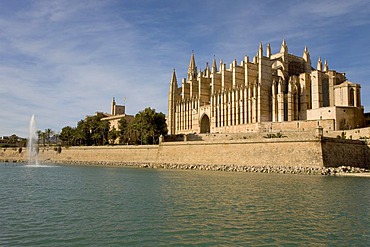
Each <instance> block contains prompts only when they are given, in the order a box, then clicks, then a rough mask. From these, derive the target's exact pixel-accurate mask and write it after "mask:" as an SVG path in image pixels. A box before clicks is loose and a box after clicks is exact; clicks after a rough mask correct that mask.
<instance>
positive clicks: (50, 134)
mask: <svg viewBox="0 0 370 247" xmlns="http://www.w3.org/2000/svg"><path fill="white" fill-rule="evenodd" d="M44 133H45V139H46V141H47V143H48V146H50V138H51V136H52V135H54V131H52V130H51V129H46V130H45V132H44ZM44 146H45V144H44Z"/></svg>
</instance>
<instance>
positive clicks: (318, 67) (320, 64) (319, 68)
mask: <svg viewBox="0 0 370 247" xmlns="http://www.w3.org/2000/svg"><path fill="white" fill-rule="evenodd" d="M316 69H317V70H318V71H322V61H321V57H319V60H318V61H317V68H316Z"/></svg>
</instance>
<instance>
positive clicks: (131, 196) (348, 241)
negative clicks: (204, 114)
mask: <svg viewBox="0 0 370 247" xmlns="http://www.w3.org/2000/svg"><path fill="white" fill-rule="evenodd" d="M0 188H1V189H0V246H186V245H187V246H369V245H370V179H369V178H353V177H323V176H303V175H279V174H259V173H258V174H254V173H227V172H206V171H179V170H156V169H144V168H142V169H139V168H103V167H78V166H51V167H50V166H47V167H30V166H25V165H15V164H9V163H8V164H6V163H0Z"/></svg>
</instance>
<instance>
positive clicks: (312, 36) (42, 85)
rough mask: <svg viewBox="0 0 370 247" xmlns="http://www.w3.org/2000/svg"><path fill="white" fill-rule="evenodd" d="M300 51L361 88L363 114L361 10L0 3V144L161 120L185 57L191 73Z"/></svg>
mask: <svg viewBox="0 0 370 247" xmlns="http://www.w3.org/2000/svg"><path fill="white" fill-rule="evenodd" d="M282 39H285V40H286V42H287V44H288V49H289V53H293V54H295V55H298V56H301V55H302V53H303V49H304V46H307V47H308V49H309V51H310V55H311V60H312V64H313V66H314V67H316V63H317V59H318V57H319V56H320V57H321V58H322V59H323V60H325V59H327V60H328V63H329V68H330V69H334V70H337V71H339V72H346V75H347V78H348V80H349V81H352V82H356V83H360V84H361V86H362V91H361V92H362V104H363V105H364V107H365V111H366V112H367V111H370V98H369V97H368V95H369V92H370V59H369V58H370V4H368V0H352V1H348V0H333V1H326V0H320V1H316V0H311V1H302V0H287V1H272V0H270V1H244V0H239V1H233V0H230V1H221V0H220V1H217V0H210V1H207V0H205V1H195V0H189V1H185V0H163V1H150V0H138V1H133V0H127V1H126V0H104V1H87V0H78V1H76V0H66V1H53V0H47V1H42V0H37V1H36V0H35V1H27V0H2V1H1V2H0V136H3V135H11V134H17V135H19V136H23V137H26V136H27V133H28V124H29V121H30V118H31V115H32V114H35V117H36V121H37V128H38V129H40V130H45V129H46V128H51V129H52V130H54V131H60V130H61V129H62V128H63V127H64V126H76V123H77V122H78V121H79V120H81V119H83V118H84V117H85V116H86V115H92V114H94V113H95V112H96V111H104V112H109V111H110V103H111V100H112V97H116V101H117V103H118V104H123V99H124V98H126V102H125V105H126V112H127V113H128V114H135V113H137V112H138V111H140V110H143V109H144V108H146V107H149V106H150V107H152V108H154V109H156V111H161V112H164V113H166V112H167V94H168V88H169V81H170V79H171V73H172V70H173V69H176V73H177V78H178V80H179V81H180V80H181V78H184V77H186V71H187V66H188V64H189V59H190V55H191V52H192V50H194V53H195V59H196V64H197V67H198V69H204V68H205V64H206V62H212V59H213V57H214V56H215V57H216V59H217V60H218V61H219V60H220V59H222V60H223V61H224V62H225V63H226V64H230V63H231V62H232V61H233V60H234V59H237V61H238V62H240V61H241V60H243V58H244V56H245V55H248V56H250V57H253V56H254V55H255V54H256V52H257V50H258V47H259V43H260V42H262V43H263V46H264V47H266V45H267V43H271V49H272V53H276V52H278V51H279V49H280V45H281V42H282Z"/></svg>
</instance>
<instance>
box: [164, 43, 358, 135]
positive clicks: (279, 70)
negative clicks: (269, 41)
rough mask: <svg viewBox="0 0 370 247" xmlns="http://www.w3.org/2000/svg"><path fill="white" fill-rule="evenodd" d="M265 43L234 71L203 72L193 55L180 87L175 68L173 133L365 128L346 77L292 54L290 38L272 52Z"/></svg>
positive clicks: (213, 69)
mask: <svg viewBox="0 0 370 247" xmlns="http://www.w3.org/2000/svg"><path fill="white" fill-rule="evenodd" d="M266 50H267V51H266V54H263V48H262V44H260V46H259V49H258V53H257V55H256V56H255V57H254V58H253V60H252V61H250V60H249V58H248V56H246V57H245V58H244V61H241V63H240V64H237V61H236V60H234V61H233V62H232V63H231V64H230V67H229V68H227V67H226V65H225V64H224V63H223V62H222V61H221V62H220V64H219V67H217V64H216V60H215V59H213V63H212V67H211V68H209V65H208V63H207V65H206V68H205V70H204V71H198V70H197V67H196V64H195V57H194V53H192V54H191V58H190V64H189V68H188V73H187V78H184V79H183V80H182V82H181V86H180V87H179V86H178V82H177V78H176V73H175V70H174V71H173V74H172V79H171V82H170V89H169V94H168V116H167V124H168V130H169V134H187V133H238V132H248V131H289V130H292V131H295V130H302V131H304V130H312V129H315V128H317V127H318V126H321V127H322V128H324V129H326V130H342V129H350V128H356V127H363V126H364V115H363V107H362V106H361V94H360V85H359V84H356V83H352V82H349V81H347V78H346V75H345V73H341V72H337V71H335V70H330V69H329V66H328V63H327V62H326V61H325V62H324V64H323V63H322V61H321V59H320V58H319V59H318V62H317V67H316V69H315V68H313V67H312V66H311V59H310V54H309V52H308V49H307V47H305V49H304V51H303V56H302V57H298V56H295V55H293V54H289V53H288V46H287V44H286V42H285V40H284V41H283V42H282V45H281V48H280V52H279V53H276V54H271V48H270V45H267V49H266Z"/></svg>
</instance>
